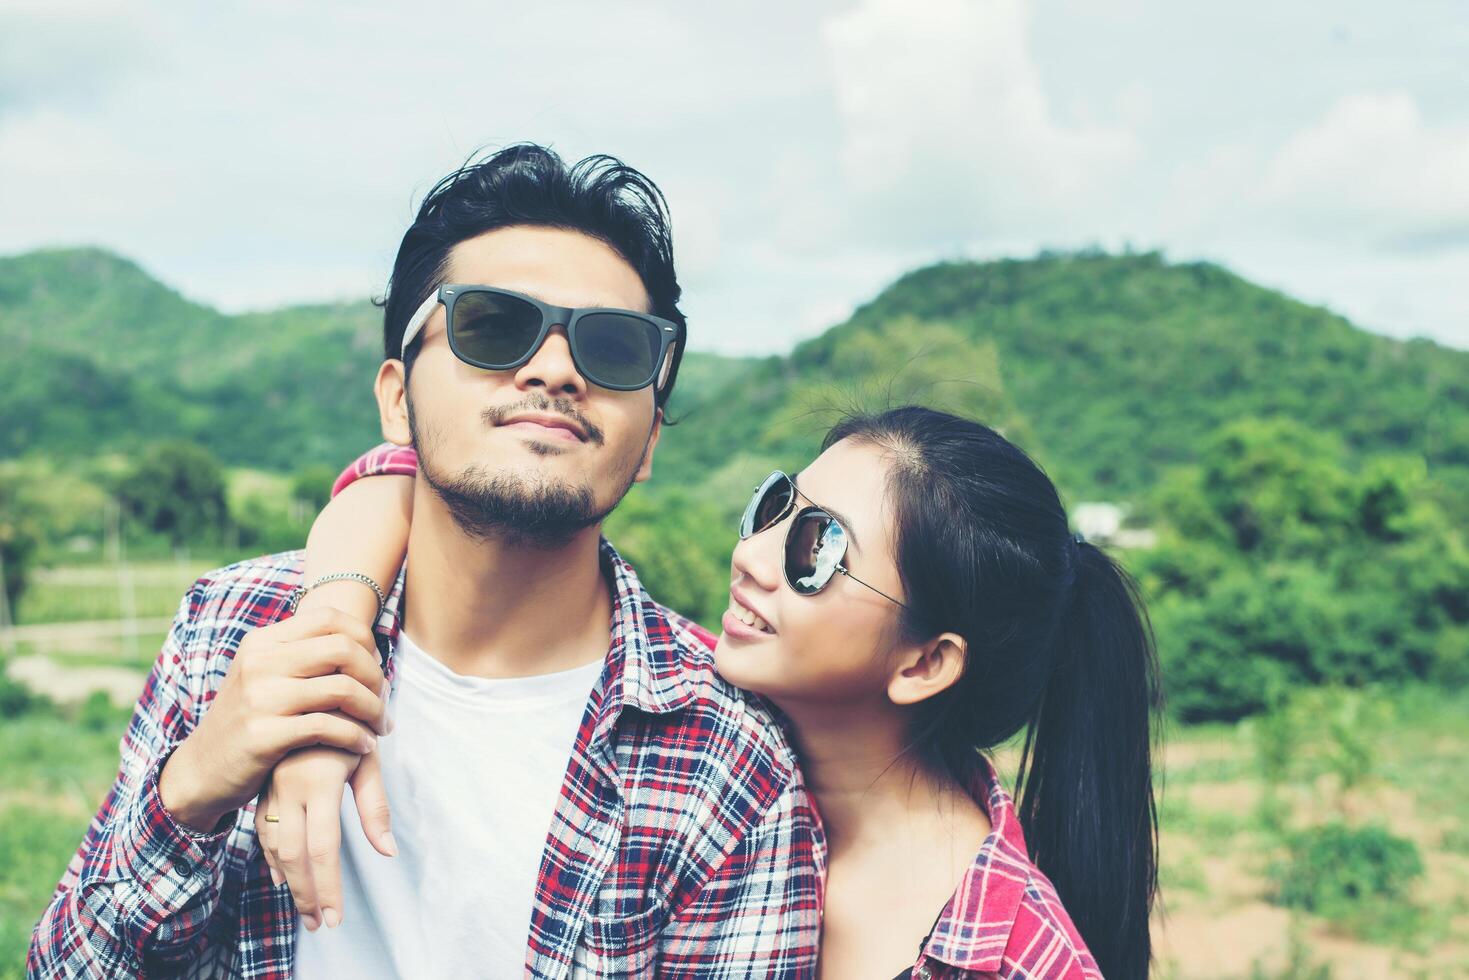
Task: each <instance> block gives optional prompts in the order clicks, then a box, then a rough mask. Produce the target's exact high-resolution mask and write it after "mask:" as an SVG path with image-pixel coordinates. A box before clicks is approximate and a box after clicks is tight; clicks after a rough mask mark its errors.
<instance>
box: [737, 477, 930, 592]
mask: <svg viewBox="0 0 1469 980" xmlns="http://www.w3.org/2000/svg"><path fill="white" fill-rule="evenodd" d="M782 480H783V481H784V482H785V485H786V486H788V487H789V488H790V492H789V494H788V496H787V498H786V503H785V506H784V507H782V508H781V509H780V513H779V514H777V515H775V516H774V517H772V518H771V519H770V520H769V521H768V522H766V523H765V524H764V525H763V526H761V527H755V526H754V524H753V520H751V521H750V524H751V527H750V531H749V533H748V534H747V533H746V532H745V524H746V518H752V519H753V517H754V515H755V514H756V513H758V511H759V505H760V501H762V500H764V499H765V497H766V495H767V494H769V493H771V492H772V491H774V490H775V488H776V487H777V486H779V485H780V481H782ZM798 496H799V497H801V498H803V499H804V500H805V501H806V503H807V504H809V506H807V507H802V508H801V509H800V510H799V511H797V512H796V516H795V517H794V518H793V519H792V520H791V524H790V527H788V528H786V536H785V541H784V542H783V543H782V546H781V560H780V565H781V574H782V576H783V577H784V578H785V582H786V585H788V586H790V589H791V591H792V592H794V593H796V595H801V596H813V595H816V594H817V593H818V592H820V591H821V590H823V589H825V588H826V587H827V586H828V585H830V584H831V581H832V577H834V576H829V577H828V578H827V579H826V581H824V582H822V583H821V584H820V585H818V586H817V587H816V588H814V589H809V590H808V589H802V588H800V587H798V586H797V585H796V583H795V582H794V581H792V579H791V566H790V561H789V555H790V541H791V534H793V533H794V532H795V530H796V526H797V525H798V524H800V523H801V521H802V520H806V519H821V518H825V519H826V520H828V521H831V522H832V523H833V524H835V525H836V526H837V527H839V528H841V530H842V553H841V555H840V556H839V557H838V558H837V562H836V564H835V565H834V566H833V567H832V571H833V572H840V573H841V574H842V575H844V576H846V577H847V578H849V579H851V580H852V581H853V582H856V583H857V584H858V585H860V586H862V587H864V588H867V589H871V590H872V591H873V592H876V593H877V594H878V595H880V596H882V597H883V598H884V599H886V600H887V601H889V602H891V603H894V604H895V605H898V606H901V607H903V608H904V609H907V610H908V611H909V612H913V609H912V607H911V606H909V605H908V604H907V603H906V602H903V601H901V600H899V599H894V598H893V597H892V596H890V595H888V594H887V593H886V592H884V591H882V590H881V589H879V588H877V587H876V586H873V585H869V584H867V583H866V582H864V581H862V580H861V579H860V578H858V577H857V576H855V575H853V574H852V572H851V570H850V569H849V568H847V564H846V561H847V544H848V542H849V541H850V540H851V536H850V535H849V534H848V533H847V529H846V527H845V526H844V525H843V524H842V522H841V521H839V520H837V519H836V517H834V516H833V515H832V514H831V513H830V512H829V511H827V510H826V509H824V508H823V507H822V506H821V505H820V504H818V503H817V502H816V501H814V500H812V499H811V498H810V497H807V496H806V495H805V494H804V493H802V492H801V488H800V487H798V486H796V481H795V480H794V479H792V478H791V476H790V475H789V474H788V473H786V472H785V471H783V470H775V471H774V472H772V473H771V474H770V475H769V476H767V477H766V478H765V479H763V480H761V481H760V484H759V486H757V487H755V492H754V494H753V495H751V497H750V502H749V504H747V505H746V506H745V514H744V516H743V517H741V518H740V540H741V541H743V540H745V539H746V538H753V537H754V536H755V535H757V534H759V533H760V532H761V531H768V530H769V529H770V528H772V527H775V525H777V524H779V523H780V522H781V521H783V520H785V519H786V516H787V515H789V514H790V512H791V511H792V510H794V509H795V506H796V497H798Z"/></svg>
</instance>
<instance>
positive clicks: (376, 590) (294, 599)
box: [286, 572, 388, 625]
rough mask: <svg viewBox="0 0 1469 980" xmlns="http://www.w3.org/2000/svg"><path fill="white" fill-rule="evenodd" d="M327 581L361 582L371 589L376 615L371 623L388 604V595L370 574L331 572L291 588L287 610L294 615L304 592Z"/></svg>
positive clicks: (375, 621) (380, 616) (379, 616)
mask: <svg viewBox="0 0 1469 980" xmlns="http://www.w3.org/2000/svg"><path fill="white" fill-rule="evenodd" d="M328 582H361V583H362V584H363V585H365V586H367V587H368V588H369V589H371V590H372V594H373V595H375V596H377V615H375V616H373V617H372V622H373V625H376V624H377V621H378V620H379V619H381V618H382V615H383V609H384V608H385V607H386V606H387V604H388V597H387V596H386V595H384V594H383V590H382V587H381V586H379V585H378V584H377V582H375V581H373V579H372V578H371V577H370V576H367V575H363V574H362V573H361V572H332V573H331V574H330V575H323V576H322V577H321V578H319V579H317V580H316V581H315V582H312V583H311V584H310V585H308V586H305V587H301V588H296V589H294V590H292V592H291V595H290V598H289V599H288V600H287V604H286V609H287V611H289V612H290V613H291V615H293V616H294V615H295V614H296V607H297V606H299V605H300V604H301V600H302V599H303V598H305V596H306V593H308V592H310V591H311V590H312V589H314V588H317V587H318V586H322V585H326V584H327V583H328Z"/></svg>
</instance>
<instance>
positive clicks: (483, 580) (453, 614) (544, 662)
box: [403, 480, 612, 677]
mask: <svg viewBox="0 0 1469 980" xmlns="http://www.w3.org/2000/svg"><path fill="white" fill-rule="evenodd" d="M600 539H601V532H600V529H599V528H597V527H590V528H587V529H585V530H583V531H580V532H578V533H577V534H576V535H575V536H574V537H572V538H571V539H570V540H569V541H568V542H567V543H566V544H565V545H563V546H560V547H557V548H550V549H546V548H536V547H525V546H524V545H522V544H517V543H514V542H507V541H505V540H503V539H501V538H490V539H483V538H474V537H470V536H469V535H466V534H465V533H464V532H463V531H462V530H461V529H460V528H459V526H458V525H457V524H455V523H454V520H453V518H452V517H451V516H450V514H449V512H448V510H447V509H446V508H445V507H444V506H443V504H442V503H441V502H440V501H439V500H438V498H437V497H436V496H435V495H434V493H433V491H432V490H430V489H429V488H428V487H427V486H426V485H425V484H424V483H423V481H422V480H420V481H419V486H418V488H417V491H416V493H415V497H414V504H413V524H412V529H411V530H410V532H409V535H408V568H409V569H410V575H409V577H408V580H407V583H406V587H405V588H406V594H405V598H404V612H403V625H404V627H405V628H407V629H408V630H409V632H411V633H412V635H413V641H414V642H415V643H416V644H418V645H419V646H421V647H423V648H424V649H425V650H428V651H430V652H431V653H432V654H433V656H434V658H435V659H436V660H438V661H439V662H441V663H442V664H444V665H445V666H446V667H448V668H449V669H451V670H453V671H454V672H456V673H459V674H465V675H471V676H478V677H530V676H534V675H538V674H551V673H555V672H557V671H561V670H570V669H572V668H574V667H580V666H583V665H585V664H588V663H591V662H592V661H593V660H596V659H599V658H601V657H603V656H605V655H606V652H607V647H608V643H609V639H610V630H611V622H612V598H611V595H610V594H609V591H608V583H607V582H606V581H605V580H604V579H603V576H602V567H601V560H600V557H599V542H600Z"/></svg>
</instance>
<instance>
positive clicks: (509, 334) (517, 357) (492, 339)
mask: <svg viewBox="0 0 1469 980" xmlns="http://www.w3.org/2000/svg"><path fill="white" fill-rule="evenodd" d="M450 330H451V331H452V335H453V338H454V345H455V347H456V348H457V349H458V350H459V352H460V354H462V355H463V356H464V357H466V358H468V359H470V360H472V361H474V362H476V363H478V364H481V365H484V366H487V367H509V366H511V365H514V364H517V363H518V362H520V361H521V360H522V359H524V358H525V357H526V355H528V354H530V353H531V348H532V347H534V346H535V342H536V338H537V337H539V336H540V333H541V311H540V310H538V309H536V308H535V307H534V306H532V305H531V304H530V303H527V302H526V301H525V300H523V299H517V298H516V297H514V296H502V295H500V294H498V293H468V292H466V293H461V294H460V296H459V298H458V299H457V300H456V301H455V303H454V321H453V323H451V324H450Z"/></svg>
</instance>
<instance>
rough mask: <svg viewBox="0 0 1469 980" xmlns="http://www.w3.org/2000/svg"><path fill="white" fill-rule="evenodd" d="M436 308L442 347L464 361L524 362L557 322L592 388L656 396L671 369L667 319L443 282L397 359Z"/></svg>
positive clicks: (503, 367)
mask: <svg viewBox="0 0 1469 980" xmlns="http://www.w3.org/2000/svg"><path fill="white" fill-rule="evenodd" d="M440 303H442V304H444V309H445V311H446V316H447V319H448V321H449V349H450V350H452V351H453V352H454V356H455V357H457V358H459V359H460V360H461V361H463V362H464V363H465V364H472V365H474V366H475V367H477V368H484V369H485V370H487V371H508V370H510V369H512V368H518V367H520V366H521V365H522V364H525V363H526V362H527V361H529V360H530V359H531V357H533V356H534V355H535V352H536V351H537V350H539V349H540V347H541V344H542V343H544V342H545V340H546V335H547V334H549V333H550V332H551V327H553V326H555V325H556V324H562V325H563V326H565V327H566V337H567V340H568V342H569V343H570V345H571V359H572V361H573V362H575V364H576V369H577V371H578V372H579V373H580V374H581V376H582V377H584V378H586V379H587V380H588V381H590V382H591V383H592V384H594V385H598V386H599V387H602V388H611V389H613V390H614V391H637V390H638V389H639V388H646V387H647V386H648V385H650V384H656V386H657V387H656V388H655V389H654V390H655V391H662V390H664V388H665V387H666V386H667V385H668V383H669V381H670V380H672V376H673V373H674V372H675V371H676V370H677V369H678V360H679V357H678V353H679V350H680V348H681V347H682V346H683V344H682V341H683V328H681V327H680V326H679V325H678V324H676V323H674V322H672V321H671V320H665V319H663V318H662V317H656V316H652V315H650V314H647V313H637V312H634V311H633V310H614V309H606V308H601V307H593V308H589V309H572V308H570V307H565V306H549V305H547V304H545V303H542V302H541V301H540V300H538V299H535V298H533V297H530V296H525V295H522V294H520V293H513V292H511V291H510V290H508V289H496V288H494V287H493V286H464V285H456V284H446V285H443V286H440V287H439V289H438V291H437V292H436V293H434V295H432V296H430V297H429V298H428V299H426V300H424V302H423V305H422V306H420V307H419V308H418V310H417V311H416V312H415V313H414V314H413V317H412V318H411V319H410V320H409V321H408V326H407V327H405V328H404V329H403V346H402V349H401V350H400V351H399V356H406V355H407V353H408V345H409V344H411V343H412V342H413V339H414V338H415V337H417V336H418V333H419V331H421V330H422V329H423V325H424V324H425V323H427V322H428V318H429V317H430V316H432V315H433V312H434V307H435V306H437V305H438V304H440Z"/></svg>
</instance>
